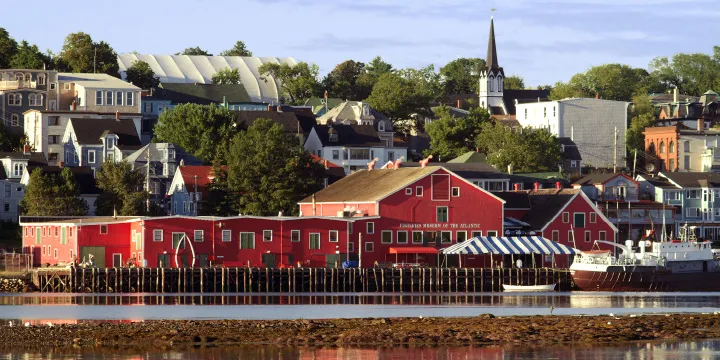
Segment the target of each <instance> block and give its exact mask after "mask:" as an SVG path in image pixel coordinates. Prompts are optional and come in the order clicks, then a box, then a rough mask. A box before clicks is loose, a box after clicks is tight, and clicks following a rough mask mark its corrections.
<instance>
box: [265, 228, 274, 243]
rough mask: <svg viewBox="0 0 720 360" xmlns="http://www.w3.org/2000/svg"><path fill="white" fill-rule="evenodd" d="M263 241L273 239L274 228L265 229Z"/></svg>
mask: <svg viewBox="0 0 720 360" xmlns="http://www.w3.org/2000/svg"><path fill="white" fill-rule="evenodd" d="M263 241H264V242H270V241H272V230H263Z"/></svg>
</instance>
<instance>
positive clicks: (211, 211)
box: [198, 157, 237, 216]
mask: <svg viewBox="0 0 720 360" xmlns="http://www.w3.org/2000/svg"><path fill="white" fill-rule="evenodd" d="M212 165H213V167H212V176H213V178H212V181H211V182H210V184H209V185H208V187H207V189H208V195H207V197H206V198H205V199H204V201H203V202H202V203H201V204H200V208H199V209H198V212H199V213H200V214H201V215H205V216H232V215H237V211H235V209H234V208H233V206H234V205H233V200H234V199H235V196H233V195H232V192H231V191H230V186H229V184H228V172H227V168H226V167H223V166H222V160H221V159H220V158H218V157H215V159H214V160H213V164H212Z"/></svg>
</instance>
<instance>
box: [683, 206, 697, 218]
mask: <svg viewBox="0 0 720 360" xmlns="http://www.w3.org/2000/svg"><path fill="white" fill-rule="evenodd" d="M685 216H687V217H700V208H696V207H689V208H687V209H685Z"/></svg>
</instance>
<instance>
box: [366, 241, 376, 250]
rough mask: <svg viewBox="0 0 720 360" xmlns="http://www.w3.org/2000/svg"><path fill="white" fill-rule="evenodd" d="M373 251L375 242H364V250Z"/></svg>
mask: <svg viewBox="0 0 720 360" xmlns="http://www.w3.org/2000/svg"><path fill="white" fill-rule="evenodd" d="M374 251H375V243H373V242H366V243H365V252H374Z"/></svg>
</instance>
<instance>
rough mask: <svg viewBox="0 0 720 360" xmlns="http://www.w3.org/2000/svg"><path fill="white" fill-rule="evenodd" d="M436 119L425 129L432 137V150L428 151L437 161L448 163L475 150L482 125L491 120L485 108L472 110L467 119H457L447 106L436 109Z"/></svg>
mask: <svg viewBox="0 0 720 360" xmlns="http://www.w3.org/2000/svg"><path fill="white" fill-rule="evenodd" d="M434 112H435V119H434V120H433V121H432V122H431V123H430V124H429V125H427V126H426V127H425V128H426V130H427V133H428V135H429V136H430V149H429V150H428V151H426V152H427V153H428V154H427V155H429V154H432V155H434V156H435V158H436V159H437V161H447V160H450V159H452V158H455V157H458V156H460V155H462V154H463V153H465V152H467V151H470V150H473V149H474V148H475V139H476V138H477V137H478V135H480V130H481V128H482V125H483V124H484V123H485V122H487V121H489V120H490V113H488V112H487V110H485V109H484V108H477V107H476V108H472V109H470V114H469V115H468V116H466V117H455V116H453V115H452V114H450V110H449V109H448V108H447V107H446V106H440V107H437V108H435V109H434Z"/></svg>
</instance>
